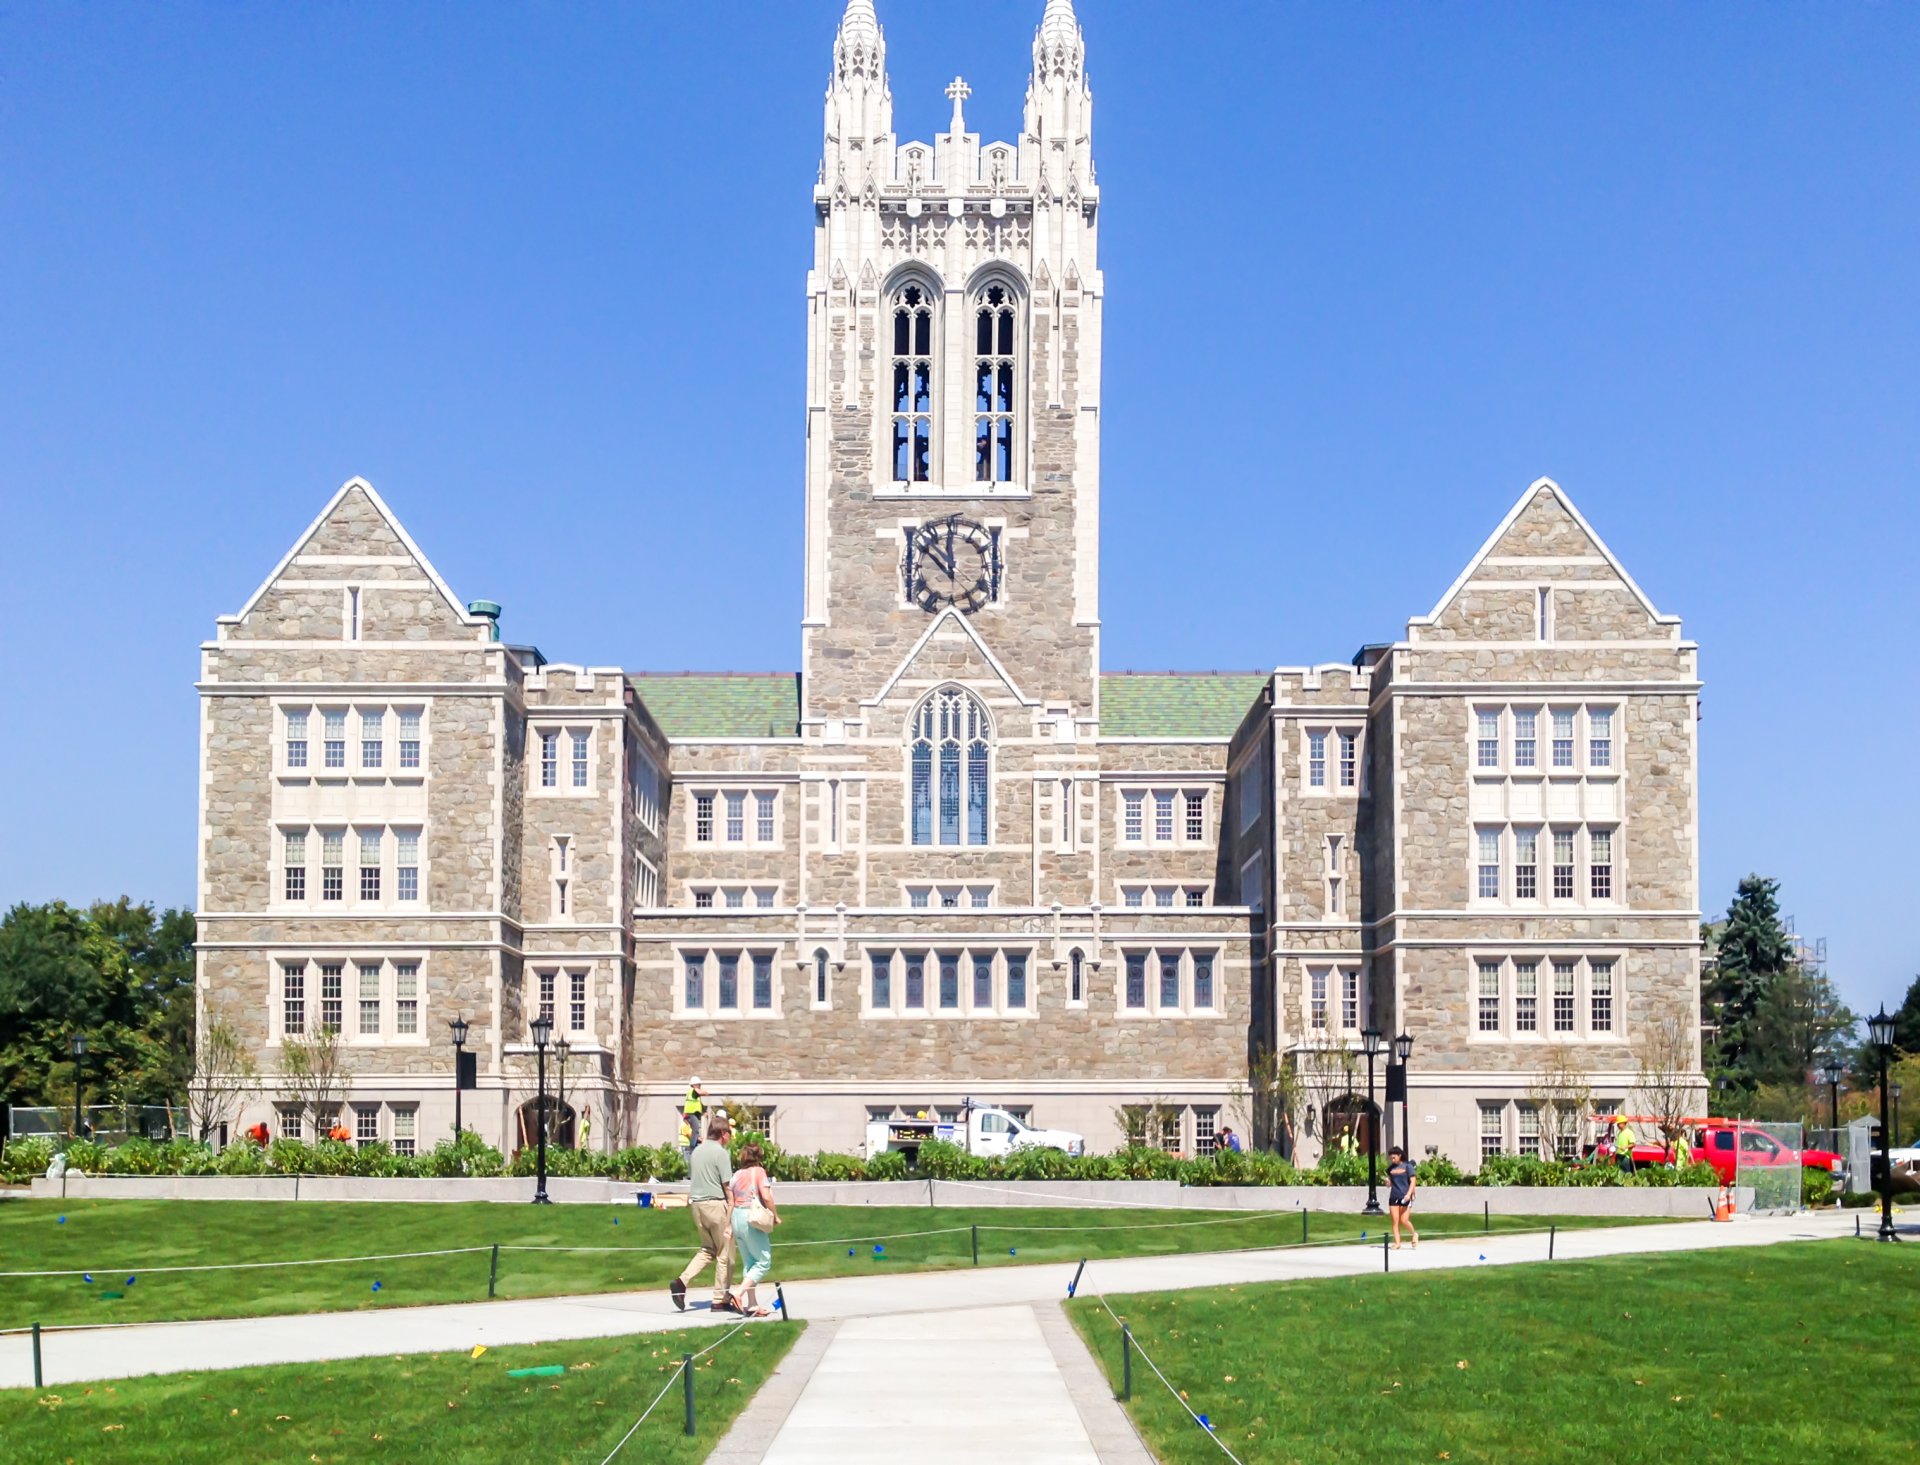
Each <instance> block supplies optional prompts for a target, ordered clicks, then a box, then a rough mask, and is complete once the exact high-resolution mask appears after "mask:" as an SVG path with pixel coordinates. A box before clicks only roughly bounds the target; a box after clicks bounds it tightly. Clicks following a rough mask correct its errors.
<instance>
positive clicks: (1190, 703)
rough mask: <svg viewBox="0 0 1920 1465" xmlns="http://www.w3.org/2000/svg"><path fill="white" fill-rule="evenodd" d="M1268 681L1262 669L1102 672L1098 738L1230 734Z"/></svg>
mask: <svg viewBox="0 0 1920 1465" xmlns="http://www.w3.org/2000/svg"><path fill="white" fill-rule="evenodd" d="M1271 679H1272V677H1271V674H1270V673H1268V672H1262V671H1202V672H1183V671H1146V672H1142V671H1114V672H1103V673H1102V674H1101V677H1100V736H1101V737H1103V738H1156V737H1159V738H1230V737H1232V736H1233V734H1234V732H1235V731H1236V730H1237V729H1238V728H1239V726H1240V723H1241V721H1242V719H1244V718H1245V717H1246V715H1247V709H1248V708H1250V707H1252V706H1253V704H1254V701H1255V700H1256V699H1257V698H1258V697H1259V695H1260V689H1261V688H1262V687H1264V686H1266V684H1267V683H1268V682H1269V681H1270V680H1271Z"/></svg>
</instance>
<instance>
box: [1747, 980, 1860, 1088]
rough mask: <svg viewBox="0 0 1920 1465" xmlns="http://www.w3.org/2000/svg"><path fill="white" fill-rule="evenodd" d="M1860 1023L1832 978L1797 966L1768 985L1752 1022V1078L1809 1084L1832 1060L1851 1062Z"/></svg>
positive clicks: (1749, 1025)
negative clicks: (1824, 1064)
mask: <svg viewBox="0 0 1920 1465" xmlns="http://www.w3.org/2000/svg"><path fill="white" fill-rule="evenodd" d="M1858 1022H1859V1019H1858V1018H1856V1017H1855V1016H1854V1014H1853V1013H1852V1012H1851V1011H1849V1010H1848V1008H1847V1005H1846V1003H1844V1002H1842V1001H1841V1000H1840V993H1839V991H1838V990H1837V989H1836V988H1835V987H1834V985H1833V982H1832V980H1831V979H1830V978H1829V977H1827V976H1826V975H1825V974H1824V973H1822V972H1820V971H1819V970H1817V969H1816V968H1813V967H1810V966H1807V965H1804V964H1801V963H1798V962H1796V963H1794V964H1793V965H1791V966H1789V967H1788V968H1787V969H1786V970H1785V971H1783V972H1780V973H1779V974H1777V975H1776V976H1775V977H1774V978H1773V980H1772V981H1771V982H1769V983H1768V984H1767V988H1766V990H1765V991H1764V992H1763V993H1762V994H1761V996H1760V1002H1759V1005H1758V1006H1756V1007H1755V1008H1754V1010H1753V1015H1752V1016H1751V1017H1750V1018H1749V1019H1748V1020H1747V1023H1746V1027H1745V1037H1746V1052H1745V1055H1744V1060H1745V1061H1744V1067H1745V1072H1746V1076H1747V1077H1748V1079H1749V1080H1751V1081H1752V1082H1753V1083H1755V1084H1795V1083H1805V1082H1806V1081H1807V1077H1808V1075H1809V1074H1811V1073H1813V1072H1814V1070H1815V1069H1817V1068H1818V1067H1820V1065H1821V1064H1822V1063H1824V1062H1825V1061H1826V1060H1827V1059H1828V1058H1838V1059H1840V1060H1841V1062H1842V1063H1843V1064H1845V1063H1846V1060H1847V1058H1848V1057H1849V1056H1850V1055H1851V1053H1852V1049H1853V1046H1854V1045H1853V1030H1854V1028H1855V1027H1856V1026H1857V1025H1858Z"/></svg>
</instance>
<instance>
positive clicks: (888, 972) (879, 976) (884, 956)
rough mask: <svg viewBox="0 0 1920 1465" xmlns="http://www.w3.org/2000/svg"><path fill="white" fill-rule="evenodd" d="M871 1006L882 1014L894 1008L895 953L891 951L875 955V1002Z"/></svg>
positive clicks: (877, 952)
mask: <svg viewBox="0 0 1920 1465" xmlns="http://www.w3.org/2000/svg"><path fill="white" fill-rule="evenodd" d="M869 1005H871V1006H872V1007H873V1008H874V1009H875V1010H877V1011H881V1012H884V1011H886V1010H887V1009H888V1008H890V1007H892V1006H893V953H892V952H891V951H876V952H874V953H873V1000H872V1002H871V1003H870V1004H869Z"/></svg>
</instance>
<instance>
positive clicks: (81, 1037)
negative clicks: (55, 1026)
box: [71, 1033, 87, 1139]
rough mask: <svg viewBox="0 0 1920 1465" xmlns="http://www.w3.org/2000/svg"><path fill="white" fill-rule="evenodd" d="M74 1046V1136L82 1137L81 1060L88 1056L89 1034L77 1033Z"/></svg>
mask: <svg viewBox="0 0 1920 1465" xmlns="http://www.w3.org/2000/svg"><path fill="white" fill-rule="evenodd" d="M71 1046H72V1048H73V1137H74V1138H75V1139H78V1138H80V1060H81V1059H82V1058H85V1057H86V1056H87V1035H86V1034H85V1033H75V1034H74V1035H73V1038H72V1042H71Z"/></svg>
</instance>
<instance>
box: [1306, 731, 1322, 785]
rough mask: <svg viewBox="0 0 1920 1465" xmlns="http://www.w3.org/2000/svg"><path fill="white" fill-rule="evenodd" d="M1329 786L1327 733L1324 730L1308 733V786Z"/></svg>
mask: <svg viewBox="0 0 1920 1465" xmlns="http://www.w3.org/2000/svg"><path fill="white" fill-rule="evenodd" d="M1326 786H1327V735H1326V734H1325V733H1323V732H1310V733H1308V734H1307V787H1308V788H1325V787H1326Z"/></svg>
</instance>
